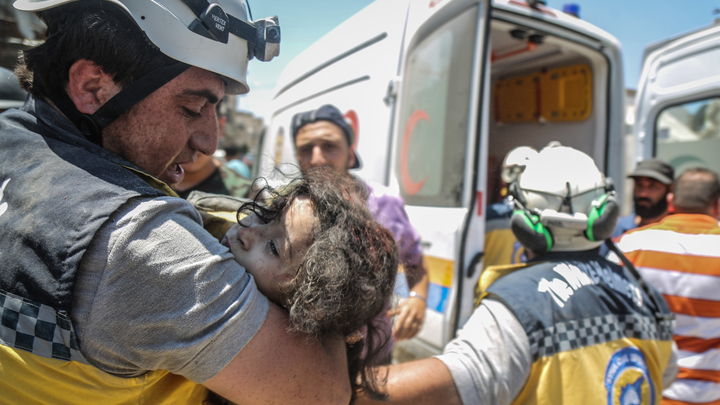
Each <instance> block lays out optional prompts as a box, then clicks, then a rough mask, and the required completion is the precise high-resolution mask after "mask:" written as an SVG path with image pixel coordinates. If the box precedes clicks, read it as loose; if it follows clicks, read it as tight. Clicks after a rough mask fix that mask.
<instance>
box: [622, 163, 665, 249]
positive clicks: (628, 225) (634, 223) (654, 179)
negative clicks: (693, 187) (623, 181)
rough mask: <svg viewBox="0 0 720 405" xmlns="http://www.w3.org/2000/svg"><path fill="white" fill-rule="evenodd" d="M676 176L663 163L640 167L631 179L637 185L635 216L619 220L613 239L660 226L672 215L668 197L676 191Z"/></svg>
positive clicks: (634, 190)
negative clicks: (638, 229)
mask: <svg viewBox="0 0 720 405" xmlns="http://www.w3.org/2000/svg"><path fill="white" fill-rule="evenodd" d="M674 173H675V172H674V170H673V168H672V166H670V165H669V164H667V163H665V162H663V161H662V160H660V159H648V160H643V161H642V162H640V163H638V165H637V167H636V168H635V171H634V172H632V173H631V174H630V175H628V177H629V178H632V179H633V180H634V182H635V185H634V187H633V203H634V206H635V212H634V213H633V214H631V215H628V216H626V217H621V218H620V219H619V220H618V224H617V226H616V227H615V231H614V232H613V234H612V238H613V239H616V238H617V237H619V236H620V235H622V234H624V233H625V232H627V231H629V230H631V229H635V228H638V227H641V226H645V225H649V224H654V223H656V222H659V221H660V220H662V219H663V218H665V216H667V215H668V201H667V196H668V194H669V193H670V192H671V191H672V184H673V178H674Z"/></svg>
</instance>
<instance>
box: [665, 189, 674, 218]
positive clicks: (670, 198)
mask: <svg viewBox="0 0 720 405" xmlns="http://www.w3.org/2000/svg"><path fill="white" fill-rule="evenodd" d="M665 198H667V204H668V213H669V214H674V213H675V205H674V204H673V199H674V198H675V194H674V193H667V195H666V196H665Z"/></svg>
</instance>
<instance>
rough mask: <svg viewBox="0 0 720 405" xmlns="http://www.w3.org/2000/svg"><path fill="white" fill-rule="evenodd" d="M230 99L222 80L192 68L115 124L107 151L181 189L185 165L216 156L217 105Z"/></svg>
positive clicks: (106, 141)
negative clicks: (200, 157)
mask: <svg viewBox="0 0 720 405" xmlns="http://www.w3.org/2000/svg"><path fill="white" fill-rule="evenodd" d="M224 94H225V84H224V82H223V81H222V79H220V77H219V76H217V75H216V74H214V73H211V72H208V71H206V70H202V69H199V68H196V67H191V68H189V69H188V70H186V71H185V72H183V73H182V74H180V75H179V76H178V77H176V78H175V79H173V80H171V81H170V82H168V83H167V84H166V85H164V86H163V87H161V88H160V89H158V90H157V91H155V92H154V93H152V94H150V95H149V96H148V97H146V98H145V99H144V100H143V101H141V102H139V103H138V104H136V105H135V106H134V107H133V108H132V109H130V111H128V112H127V113H126V114H123V115H122V116H121V117H120V118H118V119H117V120H116V121H115V122H113V123H112V124H111V125H109V126H108V127H107V128H106V129H105V130H104V131H103V147H105V148H106V149H108V150H109V151H111V152H114V153H115V154H117V155H119V156H121V157H123V158H125V159H126V160H128V161H130V162H132V163H134V164H135V165H136V166H138V167H139V168H141V169H142V170H144V171H146V172H147V173H148V174H151V175H153V176H155V177H157V178H158V179H160V180H162V181H164V182H166V183H168V184H169V185H175V184H177V183H179V182H180V181H182V179H183V175H184V172H183V168H182V166H181V165H183V164H188V163H193V162H195V160H196V158H197V154H198V153H204V154H206V155H208V156H211V155H212V154H213V152H215V149H216V148H217V143H218V120H217V115H216V112H215V105H216V104H217V103H218V101H219V100H221V99H222V97H223V95H224Z"/></svg>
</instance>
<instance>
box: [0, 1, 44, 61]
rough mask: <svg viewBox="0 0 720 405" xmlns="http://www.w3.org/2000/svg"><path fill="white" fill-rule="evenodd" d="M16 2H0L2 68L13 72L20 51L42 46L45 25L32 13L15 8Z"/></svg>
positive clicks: (0, 55) (0, 53)
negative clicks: (14, 3) (13, 4)
mask: <svg viewBox="0 0 720 405" xmlns="http://www.w3.org/2000/svg"><path fill="white" fill-rule="evenodd" d="M13 1H14V0H0V66H2V67H4V68H6V69H10V70H13V69H15V65H16V64H17V59H18V55H19V53H20V51H22V50H23V49H28V48H32V47H34V46H36V45H38V44H40V43H41V42H42V41H43V39H44V35H45V24H43V22H42V21H40V19H39V18H37V17H36V16H35V15H34V14H32V13H27V12H24V11H18V10H16V9H15V8H13V6H12V3H13Z"/></svg>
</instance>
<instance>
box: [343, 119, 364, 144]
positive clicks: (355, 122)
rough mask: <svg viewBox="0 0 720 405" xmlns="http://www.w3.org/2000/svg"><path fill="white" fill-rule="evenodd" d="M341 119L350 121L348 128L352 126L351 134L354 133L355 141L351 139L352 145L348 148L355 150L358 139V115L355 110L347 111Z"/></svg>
mask: <svg viewBox="0 0 720 405" xmlns="http://www.w3.org/2000/svg"><path fill="white" fill-rule="evenodd" d="M343 118H345V119H348V120H350V126H352V129H353V132H354V133H355V137H354V138H355V139H353V144H352V145H350V146H351V147H352V149H353V150H356V149H357V145H358V139H360V120H359V119H358V115H357V113H356V112H355V110H348V112H346V113H345V115H343Z"/></svg>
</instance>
